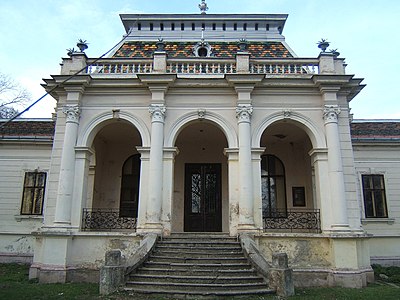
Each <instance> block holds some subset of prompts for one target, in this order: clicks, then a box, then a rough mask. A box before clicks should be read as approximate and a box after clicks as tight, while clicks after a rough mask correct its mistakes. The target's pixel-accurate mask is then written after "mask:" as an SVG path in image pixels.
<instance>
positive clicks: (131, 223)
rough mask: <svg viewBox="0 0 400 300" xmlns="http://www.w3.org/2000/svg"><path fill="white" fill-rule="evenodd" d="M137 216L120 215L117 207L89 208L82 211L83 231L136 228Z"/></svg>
mask: <svg viewBox="0 0 400 300" xmlns="http://www.w3.org/2000/svg"><path fill="white" fill-rule="evenodd" d="M136 224H137V218H134V217H132V218H130V217H120V215H119V210H118V209H89V208H84V209H83V212H82V230H83V231H111V230H115V229H132V230H136Z"/></svg>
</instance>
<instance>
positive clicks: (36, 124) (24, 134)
mask: <svg viewBox="0 0 400 300" xmlns="http://www.w3.org/2000/svg"><path fill="white" fill-rule="evenodd" d="M5 122H6V120H0V125H2V124H4V123H5ZM54 127H55V122H54V121H53V120H52V119H18V120H14V121H12V122H10V123H8V124H6V125H5V126H4V127H1V128H0V139H3V140H4V139H7V140H16V139H17V140H23V139H28V140H31V139H40V140H46V139H53V136H54Z"/></svg>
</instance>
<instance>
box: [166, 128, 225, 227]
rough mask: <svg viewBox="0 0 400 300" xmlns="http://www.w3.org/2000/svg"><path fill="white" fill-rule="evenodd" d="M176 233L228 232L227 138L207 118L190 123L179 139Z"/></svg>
mask: <svg viewBox="0 0 400 300" xmlns="http://www.w3.org/2000/svg"><path fill="white" fill-rule="evenodd" d="M175 146H176V147H177V148H178V149H179V154H178V155H177V156H176V158H175V167H174V170H175V171H174V198H173V205H172V216H173V217H172V220H171V221H172V224H171V225H172V231H173V232H182V231H187V232H195V231H197V232H211V231H215V232H220V231H228V227H229V218H228V168H227V158H226V156H225V155H224V149H225V148H227V146H228V143H227V139H226V137H225V135H224V133H223V132H222V130H221V129H220V128H218V127H217V126H216V125H215V124H214V123H212V122H209V121H207V120H202V121H193V122H190V123H188V124H186V126H185V128H183V129H182V130H181V131H180V133H179V135H178V137H177V139H176V142H175Z"/></svg>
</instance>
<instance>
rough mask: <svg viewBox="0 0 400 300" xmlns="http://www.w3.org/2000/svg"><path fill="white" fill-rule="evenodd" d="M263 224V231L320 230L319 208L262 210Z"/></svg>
mask: <svg viewBox="0 0 400 300" xmlns="http://www.w3.org/2000/svg"><path fill="white" fill-rule="evenodd" d="M263 224H264V232H270V231H284V232H287V231H290V232H314V233H320V232H321V220H320V211H319V209H309V210H308V209H307V210H304V209H303V210H273V211H264V212H263Z"/></svg>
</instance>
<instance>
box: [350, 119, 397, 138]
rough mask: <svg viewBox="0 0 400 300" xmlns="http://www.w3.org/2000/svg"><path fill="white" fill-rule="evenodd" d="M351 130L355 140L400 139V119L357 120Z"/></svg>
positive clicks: (352, 124)
mask: <svg viewBox="0 0 400 300" xmlns="http://www.w3.org/2000/svg"><path fill="white" fill-rule="evenodd" d="M350 130H351V138H352V140H353V141H400V120H355V121H353V122H352V123H351V126H350Z"/></svg>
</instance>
